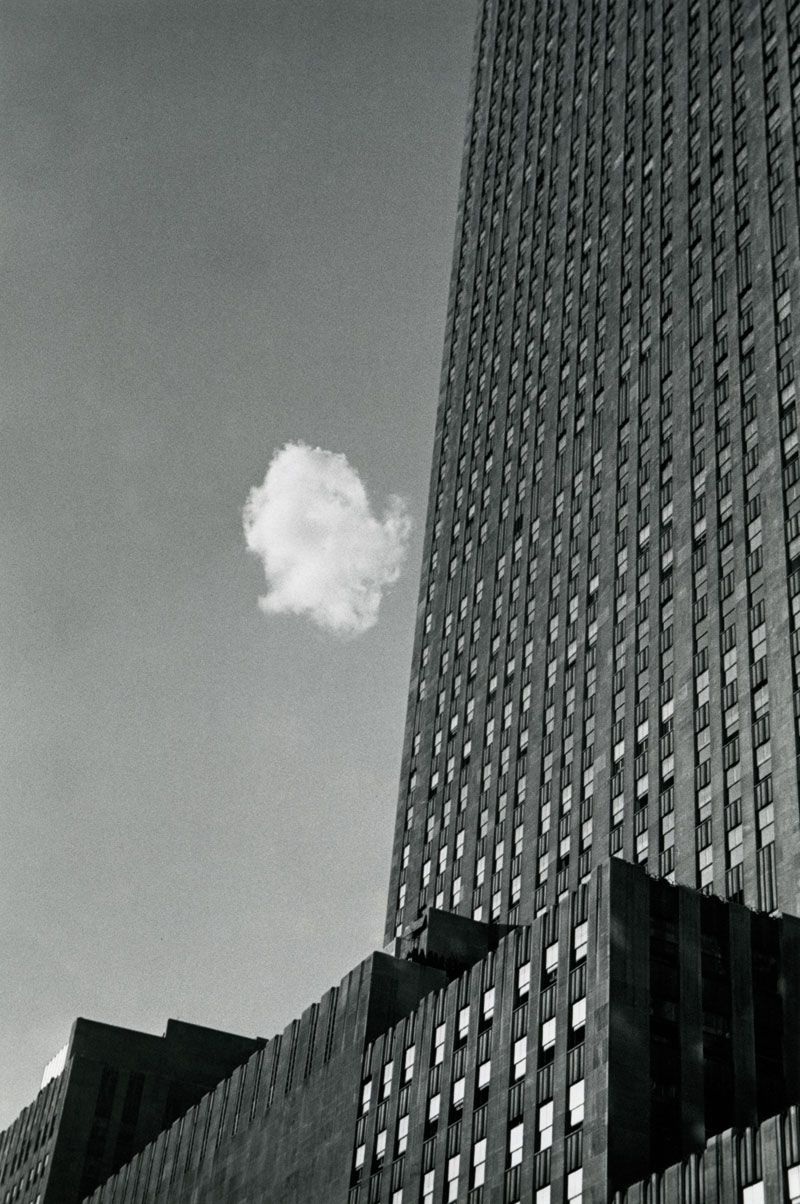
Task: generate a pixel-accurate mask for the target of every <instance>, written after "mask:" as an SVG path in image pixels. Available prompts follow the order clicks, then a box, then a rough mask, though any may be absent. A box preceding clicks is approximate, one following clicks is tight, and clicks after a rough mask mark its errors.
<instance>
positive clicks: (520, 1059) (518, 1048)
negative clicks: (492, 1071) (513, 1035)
mask: <svg viewBox="0 0 800 1204" xmlns="http://www.w3.org/2000/svg"><path fill="white" fill-rule="evenodd" d="M527 1056H528V1038H527V1037H520V1038H519V1040H518V1041H515V1042H514V1050H513V1069H512V1072H511V1077H512V1079H513V1080H514V1081H515V1082H516V1080H517V1079H521V1078H524V1076H525V1062H526V1060H527Z"/></svg>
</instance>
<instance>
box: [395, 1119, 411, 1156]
mask: <svg viewBox="0 0 800 1204" xmlns="http://www.w3.org/2000/svg"><path fill="white" fill-rule="evenodd" d="M407 1145H408V1116H407V1115H406V1116H401V1117H400V1119H399V1120H398V1122H397V1141H396V1142H395V1153H396V1154H404V1153H405V1150H406V1147H407Z"/></svg>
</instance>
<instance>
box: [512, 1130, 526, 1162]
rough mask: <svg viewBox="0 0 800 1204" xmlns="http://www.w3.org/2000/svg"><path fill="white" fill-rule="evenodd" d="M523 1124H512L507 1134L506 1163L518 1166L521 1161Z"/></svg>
mask: <svg viewBox="0 0 800 1204" xmlns="http://www.w3.org/2000/svg"><path fill="white" fill-rule="evenodd" d="M523 1128H524V1126H523V1124H522V1122H520V1123H519V1124H518V1125H514V1126H513V1128H512V1129H511V1131H510V1132H509V1134H508V1165H509V1166H519V1164H520V1162H522V1131H523Z"/></svg>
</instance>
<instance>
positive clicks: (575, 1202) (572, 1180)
mask: <svg viewBox="0 0 800 1204" xmlns="http://www.w3.org/2000/svg"><path fill="white" fill-rule="evenodd" d="M582 1199H583V1167H580V1166H579V1167H578V1169H577V1170H576V1171H572V1172H571V1173H570V1174H569V1175H567V1204H581V1200H582Z"/></svg>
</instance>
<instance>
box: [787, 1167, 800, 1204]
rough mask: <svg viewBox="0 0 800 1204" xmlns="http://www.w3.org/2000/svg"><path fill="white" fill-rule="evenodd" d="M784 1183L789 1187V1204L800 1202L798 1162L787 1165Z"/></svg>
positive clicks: (799, 1170) (799, 1168)
mask: <svg viewBox="0 0 800 1204" xmlns="http://www.w3.org/2000/svg"><path fill="white" fill-rule="evenodd" d="M786 1185H787V1187H788V1189H789V1204H800V1163H798V1164H797V1166H790V1167H789V1170H788V1172H787V1184H786Z"/></svg>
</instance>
